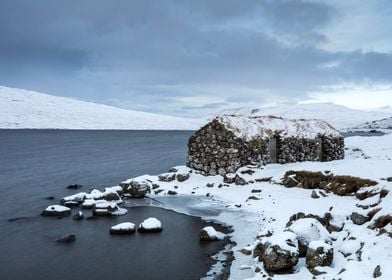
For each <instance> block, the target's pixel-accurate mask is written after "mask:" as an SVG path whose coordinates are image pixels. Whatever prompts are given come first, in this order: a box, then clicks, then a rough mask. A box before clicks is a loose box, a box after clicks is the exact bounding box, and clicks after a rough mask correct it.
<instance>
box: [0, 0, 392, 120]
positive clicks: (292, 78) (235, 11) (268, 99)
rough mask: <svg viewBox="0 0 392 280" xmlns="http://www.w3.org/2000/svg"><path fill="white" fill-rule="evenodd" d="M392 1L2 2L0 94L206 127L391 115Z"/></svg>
mask: <svg viewBox="0 0 392 280" xmlns="http://www.w3.org/2000/svg"><path fill="white" fill-rule="evenodd" d="M391 26H392V2H391V1H390V0H361V1H358V0H328V1H310V0H308V1H300V0H298V1H290V0H282V1H280V0H275V1H272V0H271V1H266V0H264V1H263V0H192V1H187V0H164V1H163V0H138V1H132V0H117V1H116V0H111V1H107V0H62V1H60V0H24V1H23V0H1V1H0V85H4V86H12V87H18V88H25V89H32V90H37V91H41V92H46V93H49V94H53V95H59V96H68V97H74V98H78V99H82V100H89V101H94V102H99V103H105V104H110V105H115V106H119V107H124V108H130V109H136V110H143V111H150V112H158V113H165V114H169V115H181V116H203V115H206V114H211V113H214V112H218V111H220V110H222V109H223V108H230V107H242V106H252V107H257V106H263V105H274V104H276V103H291V102H295V103H296V102H304V101H305V102H309V101H311V102H316V101H322V102H328V101H332V102H336V103H339V104H343V105H346V106H350V107H353V108H362V109H375V108H379V107H382V106H392V28H391Z"/></svg>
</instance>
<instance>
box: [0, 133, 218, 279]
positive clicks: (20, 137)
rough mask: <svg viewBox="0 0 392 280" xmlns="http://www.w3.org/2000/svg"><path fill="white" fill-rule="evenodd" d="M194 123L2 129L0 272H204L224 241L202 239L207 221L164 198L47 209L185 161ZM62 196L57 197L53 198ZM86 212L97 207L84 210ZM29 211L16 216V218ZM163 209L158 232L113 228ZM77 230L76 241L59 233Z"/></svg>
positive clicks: (67, 275) (18, 275)
mask: <svg viewBox="0 0 392 280" xmlns="http://www.w3.org/2000/svg"><path fill="white" fill-rule="evenodd" d="M191 134H192V132H191V131H74V130H0V194H1V198H2V201H1V204H0V211H1V213H2V218H1V220H0V229H1V231H0V248H1V253H0V279H6V280H12V279H15V280H17V279H24V280H27V279H50V278H52V279H59V280H62V279H64V280H65V279H67V280H68V279H97V280H99V279H105V280H106V279H134V280H135V279H136V280H138V279H184V280H185V279H199V278H200V277H202V276H204V275H205V273H206V272H207V271H208V269H209V266H210V264H211V260H210V258H209V256H210V255H211V254H214V253H216V252H217V251H219V250H221V249H222V247H223V246H224V242H223V241H220V242H214V243H208V244H203V243H200V242H199V239H198V232H199V230H200V229H201V228H202V227H203V226H205V225H206V224H207V223H206V222H204V221H202V220H201V219H200V218H197V217H190V216H186V215H182V214H178V213H175V212H173V211H168V210H164V209H161V208H155V207H132V208H128V214H127V215H125V216H120V217H102V218H99V219H97V220H83V221H74V220H73V219H72V218H70V217H67V218H63V219H56V218H47V217H41V216H40V213H41V212H42V210H43V209H44V208H46V206H47V205H50V204H55V203H57V202H58V201H59V199H61V197H63V196H66V195H70V194H72V193H74V192H75V191H71V190H68V189H66V186H67V185H69V184H74V183H78V184H82V185H83V186H84V187H83V188H82V189H81V190H80V191H88V190H89V189H90V188H92V187H96V188H99V189H102V188H103V187H106V186H112V185H116V184H118V183H119V182H120V181H121V180H124V179H127V178H130V177H134V176H139V175H142V174H147V173H148V174H159V173H162V172H166V171H167V170H168V169H169V168H170V167H172V166H175V165H183V164H184V163H185V157H186V150H187V147H186V144H187V139H188V137H189V136H190V135H191ZM48 196H54V197H55V200H47V199H46V197H48ZM85 214H86V215H87V216H88V215H89V214H88V210H86V213H85ZM17 217H22V219H19V220H17V221H14V222H10V221H8V219H10V218H17ZM148 217H157V218H158V219H160V220H161V222H162V225H163V228H164V230H163V232H162V233H159V234H144V235H143V234H139V233H136V234H134V235H132V236H111V235H109V228H110V226H111V225H114V224H116V223H119V222H123V221H131V222H133V223H135V224H138V223H140V222H142V221H143V220H144V219H146V218H148ZM71 233H72V234H75V235H76V242H75V243H72V244H67V245H65V244H58V243H56V242H55V241H56V239H57V238H59V237H61V236H63V235H65V234H71Z"/></svg>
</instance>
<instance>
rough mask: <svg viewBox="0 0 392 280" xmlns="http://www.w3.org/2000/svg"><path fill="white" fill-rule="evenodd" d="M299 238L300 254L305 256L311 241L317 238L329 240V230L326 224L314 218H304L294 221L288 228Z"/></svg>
mask: <svg viewBox="0 0 392 280" xmlns="http://www.w3.org/2000/svg"><path fill="white" fill-rule="evenodd" d="M287 230H288V231H291V232H294V233H295V234H296V236H297V238H298V245H299V254H300V256H302V257H304V256H305V255H306V251H307V249H308V246H309V244H310V242H312V241H316V240H323V241H324V242H325V241H329V232H328V231H327V230H326V229H325V228H324V226H323V225H322V224H321V223H320V222H319V221H317V220H316V219H312V218H304V219H299V220H297V221H294V222H293V223H292V224H291V225H290V226H289V227H288V228H287Z"/></svg>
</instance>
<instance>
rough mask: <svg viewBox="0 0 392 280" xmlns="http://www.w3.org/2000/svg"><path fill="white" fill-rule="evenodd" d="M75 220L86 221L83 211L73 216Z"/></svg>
mask: <svg viewBox="0 0 392 280" xmlns="http://www.w3.org/2000/svg"><path fill="white" fill-rule="evenodd" d="M72 218H73V219H74V220H76V221H81V220H83V219H84V214H83V212H82V211H78V213H76V214H75V215H73V217H72Z"/></svg>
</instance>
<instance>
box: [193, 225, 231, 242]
mask: <svg viewBox="0 0 392 280" xmlns="http://www.w3.org/2000/svg"><path fill="white" fill-rule="evenodd" d="M224 236H225V235H224V234H223V233H222V232H219V231H216V230H215V228H214V227H212V226H208V227H204V228H202V229H201V230H200V232H199V239H200V241H216V240H221V239H223V238H224Z"/></svg>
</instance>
